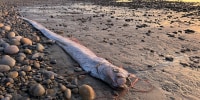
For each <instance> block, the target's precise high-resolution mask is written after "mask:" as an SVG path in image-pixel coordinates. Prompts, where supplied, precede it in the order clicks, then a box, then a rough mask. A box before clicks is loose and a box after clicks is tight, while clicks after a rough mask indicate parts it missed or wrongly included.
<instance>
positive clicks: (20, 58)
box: [16, 56, 25, 63]
mask: <svg viewBox="0 0 200 100" xmlns="http://www.w3.org/2000/svg"><path fill="white" fill-rule="evenodd" d="M24 59H25V58H24V57H23V56H18V57H16V60H17V62H20V63H22V62H23V61H24Z"/></svg>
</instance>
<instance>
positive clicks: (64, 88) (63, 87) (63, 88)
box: [59, 84, 67, 92]
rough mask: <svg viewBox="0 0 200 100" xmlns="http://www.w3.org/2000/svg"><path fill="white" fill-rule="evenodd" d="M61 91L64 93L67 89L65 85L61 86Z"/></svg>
mask: <svg viewBox="0 0 200 100" xmlns="http://www.w3.org/2000/svg"><path fill="white" fill-rule="evenodd" d="M59 87H60V90H61V91H62V92H64V91H65V90H66V89H67V88H66V86H64V85H63V84H59Z"/></svg>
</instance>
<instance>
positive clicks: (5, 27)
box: [3, 25, 11, 31]
mask: <svg viewBox="0 0 200 100" xmlns="http://www.w3.org/2000/svg"><path fill="white" fill-rule="evenodd" d="M3 29H4V30H5V31H10V30H11V26H10V25H6V26H4V27H3Z"/></svg>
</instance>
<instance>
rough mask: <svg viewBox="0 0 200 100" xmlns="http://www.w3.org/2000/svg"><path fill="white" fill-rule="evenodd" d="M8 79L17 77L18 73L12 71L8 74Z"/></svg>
mask: <svg viewBox="0 0 200 100" xmlns="http://www.w3.org/2000/svg"><path fill="white" fill-rule="evenodd" d="M8 77H10V78H16V77H18V72H17V71H12V72H9V73H8Z"/></svg>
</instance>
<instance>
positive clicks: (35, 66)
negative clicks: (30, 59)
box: [33, 61, 40, 69]
mask: <svg viewBox="0 0 200 100" xmlns="http://www.w3.org/2000/svg"><path fill="white" fill-rule="evenodd" d="M33 67H34V68H37V69H39V68H40V63H39V62H37V61H35V62H34V63H33Z"/></svg>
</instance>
